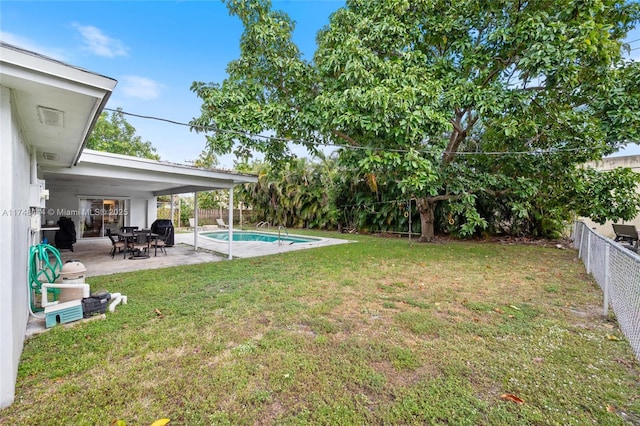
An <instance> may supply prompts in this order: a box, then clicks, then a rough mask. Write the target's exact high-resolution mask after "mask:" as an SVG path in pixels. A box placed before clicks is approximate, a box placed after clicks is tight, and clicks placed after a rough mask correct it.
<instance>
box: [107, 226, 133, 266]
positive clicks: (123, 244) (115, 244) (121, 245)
mask: <svg viewBox="0 0 640 426" xmlns="http://www.w3.org/2000/svg"><path fill="white" fill-rule="evenodd" d="M107 237H109V239H110V240H111V245H112V249H111V258H112V259H113V257H114V256H115V254H116V250H118V252H121V251H122V250H123V249H124V250H126V249H127V248H131V247H132V246H133V245H132V244H128V243H127V241H125V240H120V239H118V240H116V239H115V238H113V234H112V233H111V229H108V228H107Z"/></svg>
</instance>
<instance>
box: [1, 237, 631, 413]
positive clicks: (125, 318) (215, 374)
mask: <svg viewBox="0 0 640 426" xmlns="http://www.w3.org/2000/svg"><path fill="white" fill-rule="evenodd" d="M311 234H313V233H311ZM331 236H336V235H331ZM348 237H349V238H352V239H357V240H358V242H357V243H355V244H348V245H339V246H331V247H325V248H319V249H313V250H303V251H297V252H290V253H287V254H282V255H275V256H269V257H262V258H253V259H242V260H234V261H232V262H217V263H212V264H205V265H195V266H185V267H175V268H169V269H164V270H155V271H141V272H137V273H127V274H118V275H111V276H104V277H96V278H91V279H89V280H88V281H89V283H90V284H91V287H92V290H98V289H107V290H109V291H111V292H120V293H122V294H126V295H127V296H128V299H129V303H128V304H127V305H120V306H118V307H117V309H116V311H115V312H114V313H108V314H107V319H106V320H104V321H93V322H88V323H85V324H78V325H76V326H75V327H71V328H65V327H61V326H57V327H54V328H52V329H51V330H50V331H49V332H47V333H44V334H42V335H39V336H36V337H33V338H31V339H29V340H28V341H27V342H26V344H25V348H24V352H23V355H22V361H21V364H20V370H19V377H18V384H17V390H16V402H15V403H14V404H13V405H12V406H11V407H9V408H7V409H5V410H3V411H2V412H0V424H7V425H48V424H51V425H60V424H73V425H84V424H86V425H109V424H110V423H111V422H112V421H113V420H116V419H119V420H123V421H125V422H126V424H127V425H148V424H151V423H152V422H153V421H154V420H156V419H159V418H163V417H167V418H170V419H171V423H170V424H172V425H211V424H233V425H235V424H247V425H249V424H283V425H300V424H310V425H311V424H313V425H316V424H456V425H514V424H536V425H538V424H550V425H584V424H607V425H625V424H629V423H627V422H626V421H625V420H624V419H623V417H622V416H621V414H620V413H622V412H624V413H627V414H628V415H629V416H631V418H638V417H637V416H640V398H639V394H638V387H639V385H640V366H639V365H638V362H637V361H636V360H635V359H634V355H633V353H632V351H631V349H630V347H629V345H628V343H627V342H626V341H625V340H624V337H623V336H622V334H621V333H620V331H619V330H618V328H617V325H616V323H615V320H612V319H611V318H609V319H607V318H603V316H602V307H601V304H602V294H601V291H600V290H599V288H598V287H597V285H595V284H594V282H593V281H592V279H591V278H590V277H588V276H587V275H586V274H585V270H584V267H583V266H582V265H581V263H580V262H579V261H577V260H576V253H575V252H574V251H571V250H557V249H555V248H543V247H535V246H514V245H509V246H505V245H497V244H490V243H478V242H448V243H446V244H431V245H419V244H411V245H410V244H408V242H407V241H406V240H400V239H384V238H375V237H368V236H354V235H349V236H348ZM87 266H89V265H87ZM611 336H616V337H617V338H618V339H619V340H614V339H611ZM503 394H513V395H516V396H517V397H519V398H521V399H522V400H524V403H523V404H516V403H513V402H511V401H508V400H504V399H502V398H501V395H503ZM633 416H636V417H633Z"/></svg>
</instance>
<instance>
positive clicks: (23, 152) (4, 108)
mask: <svg viewBox="0 0 640 426" xmlns="http://www.w3.org/2000/svg"><path fill="white" fill-rule="evenodd" d="M0 158H2V167H1V168H0V189H1V191H0V235H2V238H0V253H2V256H0V277H2V278H1V279H0V295H2V297H0V341H2V345H0V408H2V407H6V406H8V405H10V404H11V403H12V402H13V399H14V395H15V382H16V377H17V372H18V363H19V361H20V355H21V353H22V349H23V342H24V337H25V330H26V325H27V321H28V318H29V314H28V305H27V304H28V289H27V284H28V272H27V267H28V253H29V246H30V245H31V240H32V234H31V231H30V224H31V221H30V217H29V215H28V213H27V212H28V211H29V184H30V160H29V152H28V149H27V147H26V145H25V143H24V140H23V138H22V133H21V131H20V129H19V127H18V120H17V118H16V114H15V112H14V110H13V107H12V103H11V95H10V92H9V90H8V89H7V88H4V87H0Z"/></svg>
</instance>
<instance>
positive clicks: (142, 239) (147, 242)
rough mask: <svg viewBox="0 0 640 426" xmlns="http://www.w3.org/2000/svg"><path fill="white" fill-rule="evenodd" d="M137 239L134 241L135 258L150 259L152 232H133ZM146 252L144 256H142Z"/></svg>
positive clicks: (147, 230) (146, 230)
mask: <svg viewBox="0 0 640 426" xmlns="http://www.w3.org/2000/svg"><path fill="white" fill-rule="evenodd" d="M133 233H134V234H135V236H136V237H135V239H134V241H133V251H134V254H133V257H149V248H150V247H151V240H152V238H151V230H150V229H145V230H142V231H133ZM143 252H144V254H142V253H143Z"/></svg>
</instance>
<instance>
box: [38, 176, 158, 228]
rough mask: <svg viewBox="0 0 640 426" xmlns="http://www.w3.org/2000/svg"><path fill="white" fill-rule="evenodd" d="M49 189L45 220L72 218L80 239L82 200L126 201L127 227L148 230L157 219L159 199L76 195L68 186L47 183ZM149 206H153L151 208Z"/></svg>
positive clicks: (109, 195) (141, 196)
mask: <svg viewBox="0 0 640 426" xmlns="http://www.w3.org/2000/svg"><path fill="white" fill-rule="evenodd" d="M47 188H48V189H49V201H47V208H46V209H45V216H44V217H43V220H53V221H54V222H57V221H58V219H59V218H60V217H61V216H66V217H70V218H71V220H73V222H74V223H75V225H76V235H77V236H78V238H80V236H81V233H80V221H81V220H82V218H83V216H84V215H83V212H82V211H81V210H80V198H96V199H99V198H104V199H113V198H117V199H126V200H128V202H127V206H128V208H127V210H128V211H127V214H126V215H125V222H124V223H125V225H127V226H130V225H133V226H139V227H140V228H148V227H150V226H151V224H152V223H153V222H154V221H155V220H156V219H157V216H158V215H157V209H156V208H155V206H156V204H157V197H155V196H153V195H151V194H150V193H147V194H144V195H143V194H140V193H137V194H132V195H123V196H117V195H114V194H100V193H97V194H91V195H82V196H80V195H76V194H75V192H74V191H73V190H72V189H71V188H69V187H68V186H56V184H55V183H49V182H48V183H47ZM149 206H153V208H150V207H149Z"/></svg>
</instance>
